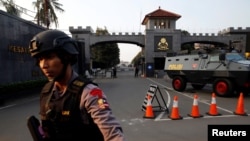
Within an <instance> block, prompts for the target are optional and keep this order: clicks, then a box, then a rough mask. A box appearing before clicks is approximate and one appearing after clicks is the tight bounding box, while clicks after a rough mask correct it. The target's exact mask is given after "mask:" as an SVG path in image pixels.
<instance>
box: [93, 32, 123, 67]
mask: <svg viewBox="0 0 250 141" xmlns="http://www.w3.org/2000/svg"><path fill="white" fill-rule="evenodd" d="M101 34H102V35H103V34H109V33H108V31H107V29H106V28H105V29H101V28H97V30H96V35H101ZM91 56H92V59H93V68H105V69H106V68H110V67H114V66H116V65H117V64H119V63H120V58H119V57H120V49H119V47H118V45H117V43H110V42H104V43H99V44H97V45H95V46H92V47H91Z"/></svg>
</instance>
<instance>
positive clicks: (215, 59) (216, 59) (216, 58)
mask: <svg viewBox="0 0 250 141" xmlns="http://www.w3.org/2000/svg"><path fill="white" fill-rule="evenodd" d="M210 61H213V62H215V61H219V56H218V55H215V56H211V57H210Z"/></svg>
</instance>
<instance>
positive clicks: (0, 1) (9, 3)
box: [0, 0, 20, 17]
mask: <svg viewBox="0 0 250 141" xmlns="http://www.w3.org/2000/svg"><path fill="white" fill-rule="evenodd" d="M0 5H2V6H4V7H5V9H6V12H7V13H9V14H11V15H15V16H18V17H20V11H19V10H18V8H16V6H15V4H14V1H13V0H6V1H4V0H0Z"/></svg>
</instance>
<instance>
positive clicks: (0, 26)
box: [0, 10, 45, 85]
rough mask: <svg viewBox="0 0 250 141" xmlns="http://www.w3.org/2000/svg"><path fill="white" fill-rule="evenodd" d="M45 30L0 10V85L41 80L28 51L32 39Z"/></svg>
mask: <svg viewBox="0 0 250 141" xmlns="http://www.w3.org/2000/svg"><path fill="white" fill-rule="evenodd" d="M43 30H45V28H43V27H40V26H37V25H36V24H34V23H32V22H29V21H26V20H24V19H21V18H19V17H16V16H12V15H10V14H7V13H6V12H4V11H1V10H0V32H1V34H0V39H1V40H0V65H1V66H0V85H4V84H9V83H14V82H21V81H27V80H34V79H38V78H41V77H42V75H41V72H40V70H39V68H38V67H37V66H36V65H35V61H34V59H33V58H31V56H30V54H29V50H28V46H29V41H30V40H31V39H32V37H33V36H34V35H35V34H37V33H38V32H40V31H43Z"/></svg>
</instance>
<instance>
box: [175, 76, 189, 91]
mask: <svg viewBox="0 0 250 141" xmlns="http://www.w3.org/2000/svg"><path fill="white" fill-rule="evenodd" d="M186 86H187V81H186V80H185V79H184V78H183V77H181V76H175V77H174V78H173V80H172V87H173V88H174V90H176V91H179V92H182V91H184V90H185V89H186Z"/></svg>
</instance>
